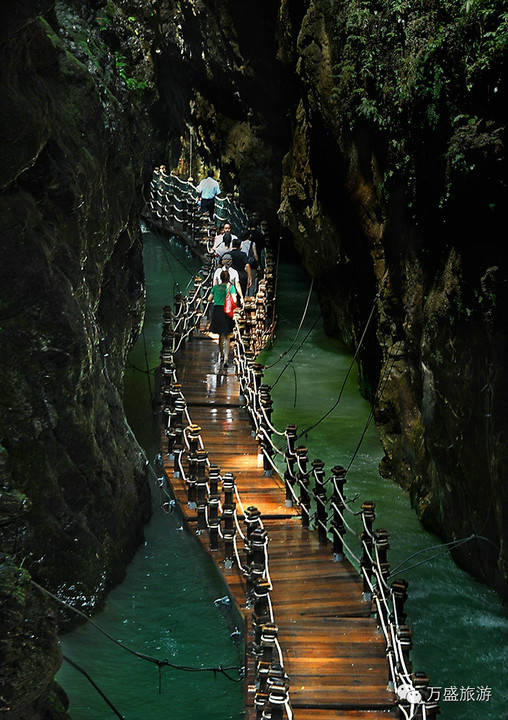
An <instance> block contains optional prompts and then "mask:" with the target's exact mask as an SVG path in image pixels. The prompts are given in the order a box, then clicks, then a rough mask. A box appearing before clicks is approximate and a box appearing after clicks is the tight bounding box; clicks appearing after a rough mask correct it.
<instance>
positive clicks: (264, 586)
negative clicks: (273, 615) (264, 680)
mask: <svg viewBox="0 0 508 720" xmlns="http://www.w3.org/2000/svg"><path fill="white" fill-rule="evenodd" d="M271 589H272V588H271V585H270V583H269V582H268V580H266V579H265V578H259V579H258V580H256V583H255V585H254V610H253V613H252V625H253V629H254V643H253V647H252V652H253V655H255V656H258V657H259V656H260V655H261V630H262V628H263V625H266V623H268V622H270V608H269V596H270V592H271Z"/></svg>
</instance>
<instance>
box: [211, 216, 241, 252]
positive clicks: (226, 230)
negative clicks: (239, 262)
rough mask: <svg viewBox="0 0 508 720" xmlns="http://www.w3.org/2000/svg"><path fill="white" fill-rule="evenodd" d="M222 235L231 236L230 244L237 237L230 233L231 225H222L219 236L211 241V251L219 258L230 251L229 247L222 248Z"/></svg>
mask: <svg viewBox="0 0 508 720" xmlns="http://www.w3.org/2000/svg"><path fill="white" fill-rule="evenodd" d="M224 235H231V242H233V240H236V237H237V236H236V235H233V234H232V233H231V223H228V222H227V223H224V227H223V228H222V232H221V234H220V235H216V236H215V239H214V241H213V251H214V252H215V253H216V254H217V255H219V256H220V255H222V254H223V253H225V252H227V250H229V249H230V247H225V246H224Z"/></svg>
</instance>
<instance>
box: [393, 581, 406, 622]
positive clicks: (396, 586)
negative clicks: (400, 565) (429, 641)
mask: <svg viewBox="0 0 508 720" xmlns="http://www.w3.org/2000/svg"><path fill="white" fill-rule="evenodd" d="M390 587H391V589H392V600H393V606H394V612H393V613H392V614H391V615H390V622H393V623H395V624H396V625H404V623H405V622H406V617H407V615H406V612H405V609H404V606H405V603H406V600H407V589H408V582H407V580H404V579H403V578H397V579H396V580H394V581H393V582H392V584H391V585H390Z"/></svg>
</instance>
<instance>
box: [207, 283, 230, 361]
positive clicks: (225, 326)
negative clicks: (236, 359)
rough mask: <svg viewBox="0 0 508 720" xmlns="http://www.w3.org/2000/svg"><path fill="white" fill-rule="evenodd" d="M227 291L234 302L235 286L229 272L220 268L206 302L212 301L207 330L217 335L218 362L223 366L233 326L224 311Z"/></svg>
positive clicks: (226, 359) (226, 357)
mask: <svg viewBox="0 0 508 720" xmlns="http://www.w3.org/2000/svg"><path fill="white" fill-rule="evenodd" d="M228 292H230V293H231V295H232V296H233V299H234V300H235V302H236V288H235V286H234V285H232V284H231V282H230V278H229V272H228V271H227V270H222V272H221V274H220V283H219V284H218V285H213V286H212V288H211V290H210V295H209V296H208V302H213V309H212V321H211V323H210V327H209V328H208V330H209V332H211V333H217V335H218V336H219V363H223V364H224V367H225V368H227V366H228V362H229V341H230V338H231V334H232V332H233V327H234V321H233V318H232V317H229V315H226V313H225V312H224V302H225V301H226V295H227V293H228Z"/></svg>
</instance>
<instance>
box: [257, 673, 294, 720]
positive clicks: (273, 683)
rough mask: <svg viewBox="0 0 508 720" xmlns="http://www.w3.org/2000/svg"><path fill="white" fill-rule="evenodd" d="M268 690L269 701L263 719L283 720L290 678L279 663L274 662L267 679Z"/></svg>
mask: <svg viewBox="0 0 508 720" xmlns="http://www.w3.org/2000/svg"><path fill="white" fill-rule="evenodd" d="M266 691H267V693H268V702H267V703H266V705H265V707H264V710H263V714H262V715H261V718H262V720H282V718H283V717H284V705H285V703H286V702H287V699H288V679H287V675H286V673H285V672H284V668H283V667H282V665H280V664H279V663H272V666H271V668H270V672H269V673H268V679H267V681H266Z"/></svg>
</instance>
